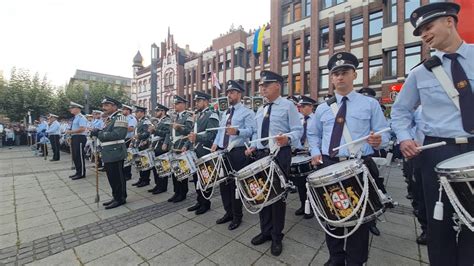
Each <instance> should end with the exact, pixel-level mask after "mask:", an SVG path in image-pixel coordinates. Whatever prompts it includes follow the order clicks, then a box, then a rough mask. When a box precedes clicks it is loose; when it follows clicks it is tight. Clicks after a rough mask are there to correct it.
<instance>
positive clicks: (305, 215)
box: [303, 212, 314, 219]
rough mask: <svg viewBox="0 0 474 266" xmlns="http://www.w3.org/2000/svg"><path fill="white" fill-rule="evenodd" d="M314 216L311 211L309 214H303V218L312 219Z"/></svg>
mask: <svg viewBox="0 0 474 266" xmlns="http://www.w3.org/2000/svg"><path fill="white" fill-rule="evenodd" d="M313 217H314V213H313V212H311V213H310V214H306V213H305V214H304V216H303V219H312V218H313Z"/></svg>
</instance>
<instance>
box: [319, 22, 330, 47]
mask: <svg viewBox="0 0 474 266" xmlns="http://www.w3.org/2000/svg"><path fill="white" fill-rule="evenodd" d="M319 33H320V34H319V35H320V36H321V43H320V45H319V47H320V48H321V49H326V48H328V47H329V27H323V28H321V30H320V32H319Z"/></svg>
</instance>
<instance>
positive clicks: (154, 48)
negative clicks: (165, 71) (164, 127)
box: [150, 43, 158, 112]
mask: <svg viewBox="0 0 474 266" xmlns="http://www.w3.org/2000/svg"><path fill="white" fill-rule="evenodd" d="M157 63H158V46H156V44H155V43H153V44H152V45H151V82H150V83H151V84H150V89H151V97H150V101H151V110H150V111H151V112H153V111H154V110H155V108H156V102H157V93H158V92H157V73H156V72H157Z"/></svg>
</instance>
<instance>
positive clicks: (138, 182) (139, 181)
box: [132, 179, 142, 186]
mask: <svg viewBox="0 0 474 266" xmlns="http://www.w3.org/2000/svg"><path fill="white" fill-rule="evenodd" d="M140 183H142V181H141V180H140V179H138V181H137V182H136V183H133V184H132V186H138V184H140Z"/></svg>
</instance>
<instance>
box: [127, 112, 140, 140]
mask: <svg viewBox="0 0 474 266" xmlns="http://www.w3.org/2000/svg"><path fill="white" fill-rule="evenodd" d="M127 121H128V127H133V128H134V129H135V128H136V127H137V123H138V122H137V119H136V118H135V116H133V115H127ZM134 131H135V130H133V131H130V132H127V136H126V137H125V138H127V139H129V138H131V137H133V135H135V133H134Z"/></svg>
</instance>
